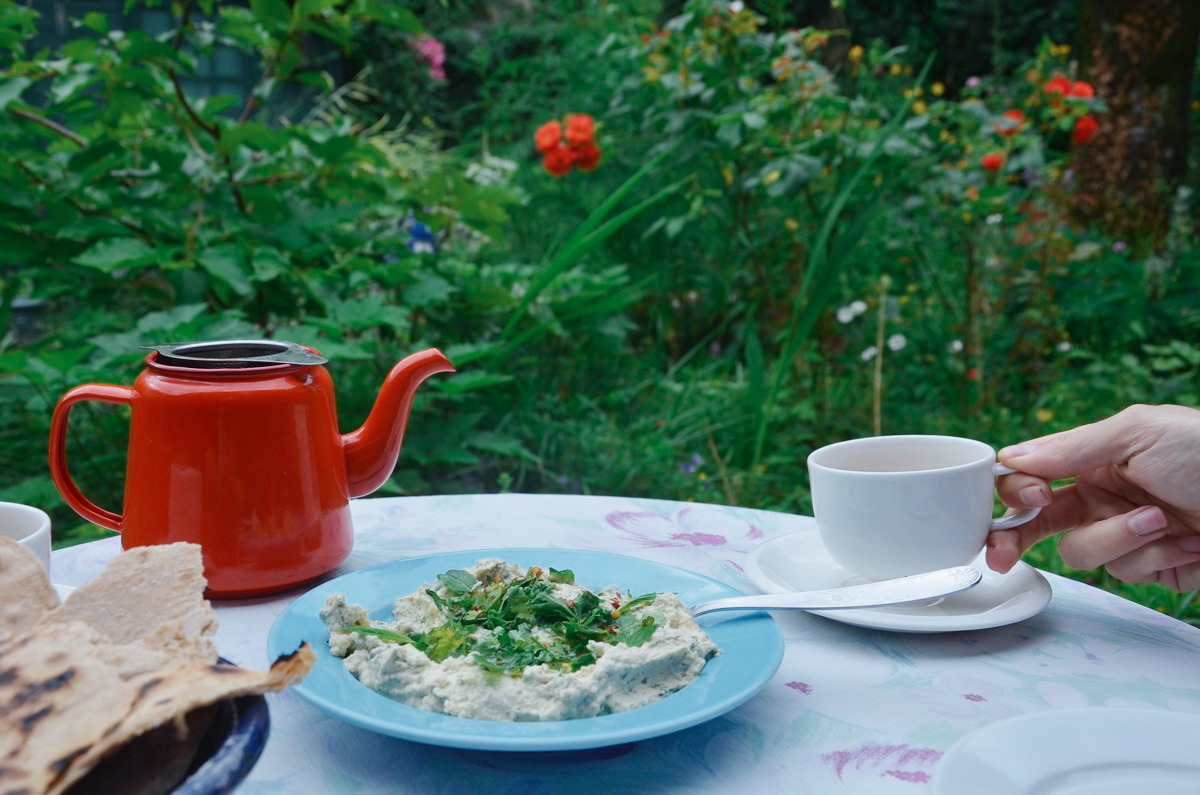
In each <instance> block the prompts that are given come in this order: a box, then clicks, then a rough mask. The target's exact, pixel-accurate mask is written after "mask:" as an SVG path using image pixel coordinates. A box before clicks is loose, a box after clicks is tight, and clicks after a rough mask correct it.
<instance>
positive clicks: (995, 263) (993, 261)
mask: <svg viewBox="0 0 1200 795" xmlns="http://www.w3.org/2000/svg"><path fill="white" fill-rule="evenodd" d="M983 264H984V267H987V268H999V267H1000V258H999V257H988V258H987V259H985V260H984V261H983Z"/></svg>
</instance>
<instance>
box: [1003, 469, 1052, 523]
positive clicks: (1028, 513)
mask: <svg viewBox="0 0 1200 795" xmlns="http://www.w3.org/2000/svg"><path fill="white" fill-rule="evenodd" d="M994 469H995V473H996V477H1000V476H1001V475H1011V474H1013V473H1014V472H1016V471H1017V470H1015V469H1013V468H1012V467H1009V466H1005V465H1004V464H1001V463H999V462H997V463H996V464H994ZM1041 512H1042V509H1041V508H1026V509H1025V510H1023V511H1017V512H1016V513H1006V514H1004V515H1003V516H998V517H996V518H995V519H993V520H992V530H1011V529H1013V528H1014V527H1019V526H1020V525H1023V524H1025V523H1026V522H1028V521H1029V520H1030V519H1032V518H1033V517H1035V516H1037V515H1038V514H1039V513H1041Z"/></svg>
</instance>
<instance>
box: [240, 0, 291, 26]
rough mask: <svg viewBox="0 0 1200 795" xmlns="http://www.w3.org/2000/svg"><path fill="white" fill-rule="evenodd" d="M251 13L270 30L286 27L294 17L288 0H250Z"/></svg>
mask: <svg viewBox="0 0 1200 795" xmlns="http://www.w3.org/2000/svg"><path fill="white" fill-rule="evenodd" d="M250 13H251V14H252V15H253V16H254V19H255V21H256V22H258V23H259V24H260V25H262V26H263V27H265V28H267V29H268V30H278V29H281V28H286V27H287V25H288V23H289V22H290V21H291V19H292V9H291V8H289V7H288V4H287V2H286V0H250Z"/></svg>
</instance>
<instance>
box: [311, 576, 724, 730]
mask: <svg viewBox="0 0 1200 795" xmlns="http://www.w3.org/2000/svg"><path fill="white" fill-rule="evenodd" d="M392 614H393V617H394V620H393V621H371V620H370V619H369V618H368V617H367V612H366V610H364V609H363V608H362V607H359V606H357V605H353V604H348V603H347V602H346V597H345V595H344V594H331V595H330V596H329V598H328V599H327V600H326V602H325V606H324V607H323V608H322V609H321V612H320V616H321V620H322V621H324V622H325V626H326V628H327V629H328V630H329V649H330V651H331V652H332V653H333V654H334V655H335V656H337V657H342V658H344V659H343V663H344V665H345V666H346V669H347V670H348V671H349V672H350V673H351V674H353V675H354V676H355V677H356V678H357V679H358V680H359V681H360V682H362V683H363V684H364V685H366V686H367V687H369V688H371V689H372V690H375V691H377V692H379V693H381V694H383V695H385V696H387V697H389V698H393V699H395V700H397V701H400V702H402V703H405V704H408V705H409V706H413V707H417V708H419V709H425V710H430V711H432V712H442V713H445V714H447V715H455V716H458V717H462V718H479V719H483V720H507V721H540V720H566V719H569V718H586V717H591V716H594V715H606V714H608V713H612V712H622V711H624V710H628V709H633V708H635V707H640V706H643V705H645V704H649V703H651V702H653V701H657V700H659V699H661V698H663V697H664V696H667V695H669V694H671V693H674V692H675V691H676V690H679V689H680V688H682V687H683V686H684V685H686V684H687V683H688V682H690V681H692V680H693V679H695V678H696V677H697V676H699V674H700V670H701V669H702V668H703V667H704V664H705V662H706V661H707V660H708V659H709V658H710V657H712V656H713V655H715V654H717V653H719V652H718V650H717V647H716V645H714V644H713V642H712V641H711V640H709V638H708V636H707V635H706V634H705V633H704V630H702V629H701V628H700V626H699V625H698V624H697V623H696V622H695V620H694V619H693V618H692V615H691V612H690V611H689V610H688V608H687V607H685V606H684V605H683V604H682V603H680V601H679V599H678V598H676V596H675V595H674V594H671V593H659V594H645V595H643V596H638V597H633V596H632V595H630V594H622V593H621V592H620V591H619V590H618V589H617V588H616V587H615V586H609V587H607V588H605V589H603V590H601V591H599V592H595V593H593V592H591V591H588V590H587V589H585V588H582V587H580V586H579V585H576V584H575V578H574V574H573V573H572V572H571V571H569V570H564V571H556V570H554V569H548V570H543V569H540V568H538V567H537V566H531V567H530V568H529V569H528V570H525V569H522V568H520V567H519V566H515V565H512V564H509V563H505V562H504V561H501V560H499V559H497V558H488V559H485V560H480V561H478V562H477V563H476V564H475V565H474V566H471V567H469V568H467V569H465V570H462V569H456V570H452V571H448V572H445V573H443V574H439V575H438V581H437V583H436V584H433V585H427V586H425V587H424V588H422V589H420V590H418V591H417V592H416V593H413V594H409V595H408V596H402V597H400V598H399V599H397V600H396V602H395V605H394V606H393V610H392Z"/></svg>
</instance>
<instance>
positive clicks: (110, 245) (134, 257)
mask: <svg viewBox="0 0 1200 795" xmlns="http://www.w3.org/2000/svg"><path fill="white" fill-rule="evenodd" d="M74 261H75V263H76V264H78V265H83V266H84V267H87V268H95V269H96V270H99V271H104V272H105V273H112V272H113V271H115V270H118V269H120V268H134V267H139V266H142V265H146V264H149V263H150V262H153V261H154V249H153V248H151V247H150V246H148V245H146V244H145V243H144V242H142V240H141V239H140V238H136V237H120V238H110V239H108V240H101V241H100V242H98V243H95V244H93V245H92V246H91V247H90V248H88V249H87V250H86V251H84V252H83V253H82V254H80V255H79V256H77V257H76V258H75V260H74Z"/></svg>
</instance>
